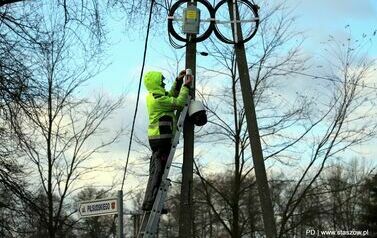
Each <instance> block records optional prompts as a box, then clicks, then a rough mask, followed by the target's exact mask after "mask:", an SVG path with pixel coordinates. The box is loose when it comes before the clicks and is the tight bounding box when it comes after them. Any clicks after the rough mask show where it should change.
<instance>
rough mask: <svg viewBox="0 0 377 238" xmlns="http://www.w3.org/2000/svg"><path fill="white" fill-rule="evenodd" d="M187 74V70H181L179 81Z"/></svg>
mask: <svg viewBox="0 0 377 238" xmlns="http://www.w3.org/2000/svg"><path fill="white" fill-rule="evenodd" d="M185 75H186V70H182V71H181V72H179V75H178V77H177V78H176V80H177V81H179V80H183V78H184V77H185Z"/></svg>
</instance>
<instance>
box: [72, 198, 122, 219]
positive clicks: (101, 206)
mask: <svg viewBox="0 0 377 238" xmlns="http://www.w3.org/2000/svg"><path fill="white" fill-rule="evenodd" d="M79 213H80V215H81V217H93V216H103V215H111V214H117V213H118V198H105V199H98V200H92V201H83V202H80V205H79Z"/></svg>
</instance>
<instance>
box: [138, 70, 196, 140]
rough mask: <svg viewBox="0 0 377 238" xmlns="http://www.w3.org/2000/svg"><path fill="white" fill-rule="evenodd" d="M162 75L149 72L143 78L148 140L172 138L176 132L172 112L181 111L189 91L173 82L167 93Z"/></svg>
mask: <svg viewBox="0 0 377 238" xmlns="http://www.w3.org/2000/svg"><path fill="white" fill-rule="evenodd" d="M162 77H163V76H162V73H161V72H156V71H151V72H148V73H146V74H145V76H144V85H145V87H146V89H147V90H148V95H147V108H148V115H149V125H148V139H149V140H154V139H167V138H172V137H173V134H174V132H175V130H176V118H175V114H174V111H175V110H181V109H182V108H183V107H184V105H185V103H186V100H187V97H188V94H189V89H188V87H186V86H183V87H181V85H177V82H174V84H173V86H172V88H171V90H170V91H169V92H167V91H165V89H164V88H163V87H162Z"/></svg>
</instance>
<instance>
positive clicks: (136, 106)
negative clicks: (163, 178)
mask: <svg viewBox="0 0 377 238" xmlns="http://www.w3.org/2000/svg"><path fill="white" fill-rule="evenodd" d="M154 3H155V0H152V1H151V7H150V10H149V18H148V26H147V35H146V37H145V43H144V54H143V63H142V66H141V72H140V78H139V87H138V91H137V98H136V105H135V112H134V117H133V120H132V127H131V135H130V142H129V144H128V152H127V159H126V165H125V167H124V173H123V180H122V187H121V190H123V186H124V181H125V179H126V173H127V167H128V161H129V159H130V152H131V145H132V138H133V133H134V129H135V121H136V115H137V109H138V106H139V98H140V89H141V82H142V80H143V73H144V66H145V59H146V55H147V49H148V38H149V30H150V26H151V19H152V11H153V4H154Z"/></svg>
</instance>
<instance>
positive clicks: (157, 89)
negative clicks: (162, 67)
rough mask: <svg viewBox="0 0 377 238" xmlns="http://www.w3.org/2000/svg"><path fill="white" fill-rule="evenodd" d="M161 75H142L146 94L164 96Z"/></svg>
mask: <svg viewBox="0 0 377 238" xmlns="http://www.w3.org/2000/svg"><path fill="white" fill-rule="evenodd" d="M161 81H162V73H161V72H157V71H150V72H148V73H146V74H145V75H144V85H145V87H146V89H147V90H148V92H150V93H154V94H160V95H164V94H165V89H164V88H163V87H162V86H161Z"/></svg>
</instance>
